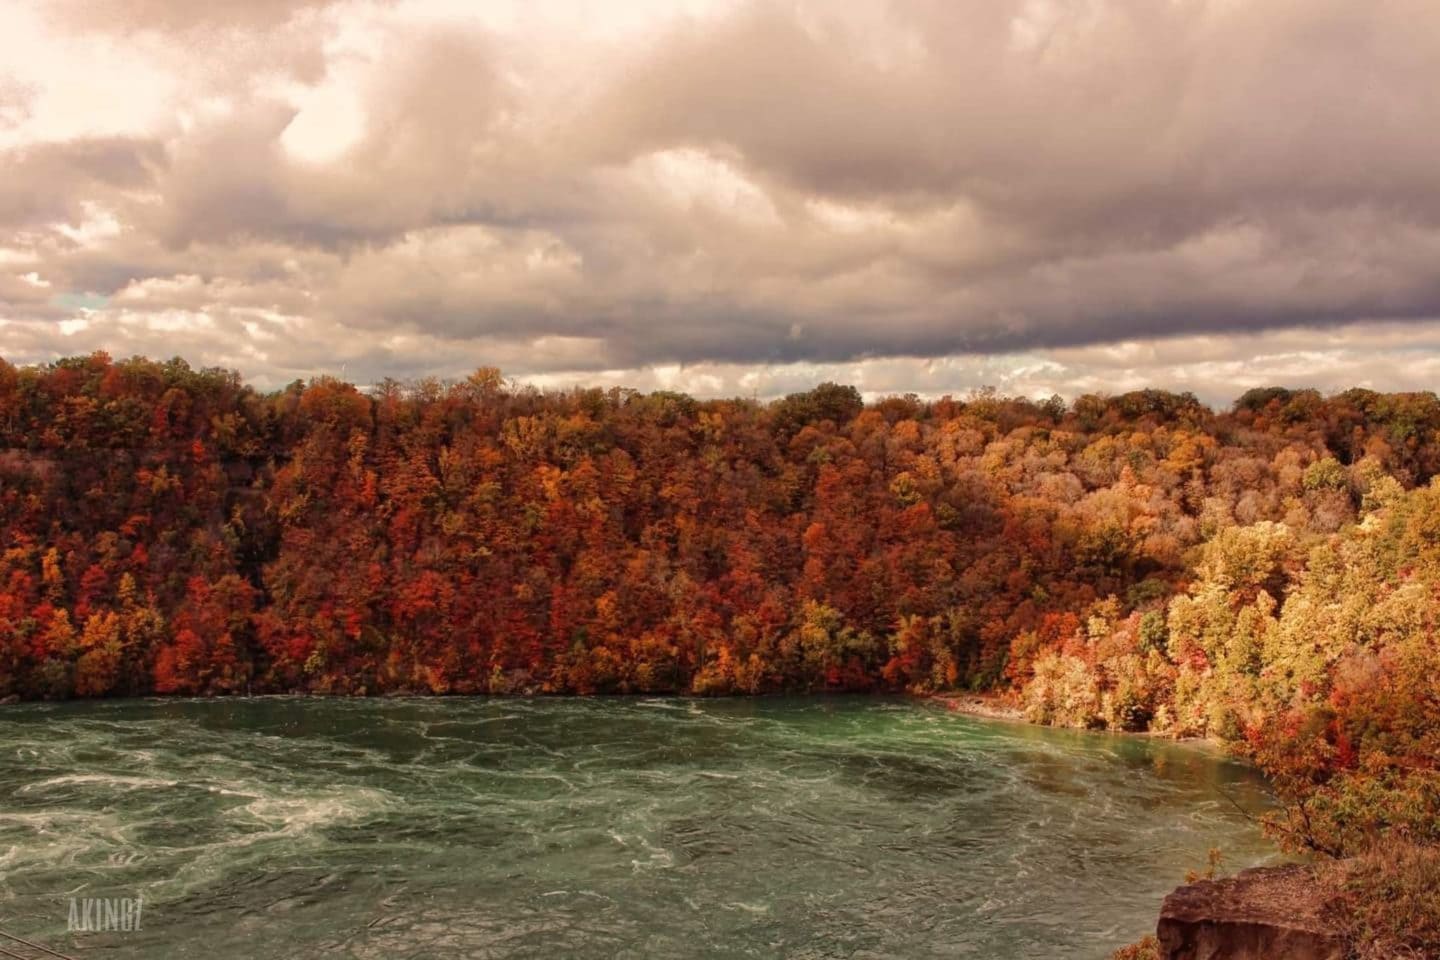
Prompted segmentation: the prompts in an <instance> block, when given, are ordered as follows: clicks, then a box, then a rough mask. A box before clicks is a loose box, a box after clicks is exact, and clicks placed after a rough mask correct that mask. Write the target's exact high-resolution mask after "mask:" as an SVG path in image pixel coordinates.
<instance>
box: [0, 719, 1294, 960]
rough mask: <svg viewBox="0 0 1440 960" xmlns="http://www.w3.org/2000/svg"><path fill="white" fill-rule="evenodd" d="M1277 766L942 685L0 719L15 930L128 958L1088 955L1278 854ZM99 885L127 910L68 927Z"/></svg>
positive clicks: (6, 866)
mask: <svg viewBox="0 0 1440 960" xmlns="http://www.w3.org/2000/svg"><path fill="white" fill-rule="evenodd" d="M1263 787H1264V785H1263V783H1262V782H1261V781H1260V780H1259V779H1258V778H1257V777H1256V776H1255V775H1254V774H1253V773H1252V772H1250V771H1249V770H1247V769H1246V768H1245V767H1243V766H1240V765H1237V764H1235V763H1233V762H1230V761H1227V760H1225V759H1224V758H1222V757H1220V756H1219V755H1217V754H1216V753H1215V752H1214V751H1212V750H1210V749H1208V748H1204V747H1199V746H1191V745H1183V744H1172V743H1165V742H1161V741H1156V740H1150V739H1142V738H1134V737H1121V736H1106V735H1096V734H1082V733H1072V732H1066V731H1057V730H1046V729H1040V728H1035V727H1028V726H1024V725H1020V724H1011V723H1004V722H995V721H986V720H980V719H975V718H971V717H967V716H962V715H959V714H955V713H951V712H948V711H946V710H944V709H943V708H942V707H940V706H938V705H936V704H934V703H928V702H923V701H907V700H890V699H866V698H859V697H856V698H850V697H840V698H795V699H734V700H690V699H558V698H557V699H536V700H507V699H474V700H470V699H424V700H422V699H415V700H323V699H305V698H257V699H243V700H239V699H237V700H130V701H102V702H81V703H66V704H27V705H19V706H11V707H7V708H4V709H0V929H4V930H7V931H10V932H12V933H20V934H21V935H24V936H29V937H39V938H43V939H44V941H45V942H48V943H49V944H50V945H51V946H54V947H56V948H57V949H59V950H62V951H65V952H69V953H74V954H83V955H85V956H103V957H113V958H132V957H133V958H141V957H144V958H157V957H203V958H207V960H232V958H246V960H250V958H265V960H269V958H290V957H295V958H302V957H353V958H367V960H369V958H373V960H382V958H383V960H390V958H400V957H425V958H452V957H453V958H459V957H495V958H515V957H541V958H546V960H562V958H567V957H581V958H585V957H597V958H599V957H606V958H608V957H637V958H638V957H645V958H665V957H675V958H686V960H693V958H697V957H746V956H752V957H780V956H783V957H792V958H832V957H834V958H839V957H855V958H860V957H867V958H868V957H898V958H921V957H976V958H983V960H1012V958H1013V960H1019V958H1036V960H1039V958H1044V960H1055V958H1101V957H1104V956H1106V955H1107V953H1108V951H1109V950H1110V949H1113V948H1114V947H1115V946H1117V945H1119V944H1121V943H1123V942H1126V941H1128V940H1131V939H1134V937H1135V936H1137V935H1139V934H1140V933H1143V932H1145V931H1146V930H1148V929H1151V928H1152V927H1153V925H1154V921H1155V916H1156V912H1157V909H1158V906H1159V902H1160V899H1161V898H1162V897H1163V895H1164V894H1165V893H1166V892H1168V891H1169V890H1170V889H1171V888H1172V887H1174V886H1175V884H1176V883H1178V882H1180V881H1181V880H1182V878H1183V874H1184V872H1185V870H1186V869H1187V868H1189V867H1194V866H1198V865H1201V864H1202V863H1203V862H1204V860H1205V855H1206V851H1207V849H1208V848H1210V847H1212V846H1214V847H1219V848H1221V849H1222V850H1223V851H1224V853H1225V855H1226V867H1228V868H1232V869H1234V868H1239V867H1243V866H1248V865H1251V864H1253V863H1258V862H1261V861H1263V860H1264V859H1266V858H1267V857H1268V856H1269V855H1270V850H1269V847H1268V846H1267V845H1266V844H1265V843H1264V842H1263V841H1262V840H1261V839H1260V837H1259V836H1258V832H1257V830H1256V828H1255V827H1254V825H1253V824H1252V823H1251V822H1250V821H1249V820H1248V819H1247V818H1246V816H1244V815H1242V813H1241V812H1240V809H1238V808H1243V809H1245V810H1247V811H1258V810H1260V809H1262V808H1263V806H1264V803H1265V800H1264V789H1263ZM1237 805H1238V808H1237ZM87 898H90V899H94V900H108V901H111V902H114V901H118V900H122V899H128V900H132V901H133V900H139V901H140V902H141V905H142V907H141V913H140V922H139V926H140V929H139V930H129V931H107V932H99V933H73V932H69V931H68V930H67V926H68V924H69V923H70V921H71V909H72V899H73V900H75V901H77V902H82V903H83V900H85V899H87ZM96 910H97V914H96V915H97V916H99V915H100V914H99V913H98V911H99V910H100V907H98V906H97V907H96ZM77 916H79V917H80V922H81V923H84V922H85V921H84V913H83V911H82V912H81V913H79V914H77ZM112 922H113V921H112Z"/></svg>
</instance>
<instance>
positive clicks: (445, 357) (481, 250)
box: [0, 0, 1440, 402]
mask: <svg viewBox="0 0 1440 960" xmlns="http://www.w3.org/2000/svg"><path fill="white" fill-rule="evenodd" d="M96 349H104V350H107V351H109V352H110V353H111V354H112V355H113V356H115V357H117V358H119V357H125V356H129V355H131V354H135V353H141V354H146V355H149V356H152V357H158V358H165V357H170V356H173V355H177V354H178V355H181V356H184V357H185V358H187V359H188V360H190V361H191V362H192V363H196V364H205V365H212V364H215V365H223V366H227V367H232V368H235V369H237V370H239V371H240V372H241V373H242V374H243V375H244V376H245V377H246V378H247V379H249V380H251V381H252V382H254V383H256V384H257V385H259V386H262V387H270V386H276V385H280V384H283V383H285V382H288V381H290V380H292V379H295V378H297V377H301V378H308V377H310V376H312V375H314V374H317V373H336V374H339V373H343V375H344V376H346V377H347V378H348V379H350V380H354V381H357V382H361V383H364V382H370V381H373V380H375V379H378V378H379V377H381V376H385V375H391V376H397V377H402V378H404V377H412V376H419V375H426V374H436V375H440V376H456V375H463V374H464V373H466V372H468V371H469V370H471V369H473V368H474V367H477V366H481V365H493V366H499V367H500V368H501V369H502V370H503V371H505V372H506V373H507V374H509V375H512V376H515V377H517V378H519V379H522V380H527V381H530V382H535V383H540V384H545V385H562V384H571V383H598V384H606V385H608V384H624V385H631V386H638V387H642V388H653V387H667V388H674V389H685V390H690V391H692V392H695V393H698V394H703V395H713V394H743V395H752V394H756V395H759V396H762V397H763V396H770V395H774V394H777V393H783V392H787V391H789V390H794V389H801V388H804V387H807V386H809V385H812V384H813V383H815V382H817V381H819V380H823V379H837V380H842V381H845V382H850V383H855V384H857V385H858V386H860V387H861V389H862V390H864V391H866V392H867V393H870V394H883V393H887V392H909V391H914V392H918V393H922V394H941V393H946V392H954V393H957V394H959V393H963V392H965V391H966V390H968V389H970V388H972V387H975V386H979V385H983V384H990V385H995V386H997V387H999V388H1001V389H1002V390H1006V391H1012V392H1022V393H1027V394H1037V395H1047V394H1049V393H1051V392H1059V393H1061V394H1064V395H1067V396H1073V395H1075V394H1077V393H1081V392H1086V391H1092V390H1103V391H1120V390H1124V389H1131V388H1134V387H1138V386H1161V387H1167V388H1171V389H1182V390H1193V391H1195V392H1196V393H1198V394H1200V395H1201V396H1202V397H1203V398H1205V399H1207V400H1210V401H1212V402H1228V401H1229V400H1231V399H1233V398H1234V397H1235V396H1236V395H1238V394H1239V393H1240V392H1241V391H1242V390H1244V389H1245V388H1247V387H1250V386H1255V385H1259V384H1270V383H1280V384H1286V385H1293V386H1299V385H1307V386H1318V387H1321V388H1323V389H1327V390H1328V389H1340V388H1344V387H1348V386H1353V385H1364V386H1371V387H1374V388H1376V389H1430V388H1432V387H1434V386H1435V385H1436V383H1437V380H1440V376H1437V375H1440V3H1437V2H1436V0H1074V2H1061V0H915V2H909V0H892V2H871V0H845V2H843V3H841V2H835V0H826V2H820V0H815V2H810V0H786V2H775V3H766V2H760V3H754V2H728V0H696V2H674V0H671V2H658V0H655V2H652V0H640V2H625V0H604V2H602V0H596V2H588V3H587V2H579V0H569V2H545V0H519V2H514V3H507V2H495V3H477V2H472V0H419V2H405V0H397V2H371V0H365V2H349V0H339V2H334V3H329V2H324V0H318V2H303V0H299V2H291V0H205V2H197V0H55V2H32V0H9V2H7V3H3V4H0V355H3V356H5V357H6V358H7V359H9V360H10V361H12V362H35V361H43V360H48V359H52V358H54V357H56V356H62V355H69V354H76V353H88V352H90V351H92V350H96Z"/></svg>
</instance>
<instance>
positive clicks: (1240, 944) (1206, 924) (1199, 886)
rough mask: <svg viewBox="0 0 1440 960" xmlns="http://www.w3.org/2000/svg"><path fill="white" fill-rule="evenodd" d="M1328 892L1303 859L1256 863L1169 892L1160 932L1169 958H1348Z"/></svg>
mask: <svg viewBox="0 0 1440 960" xmlns="http://www.w3.org/2000/svg"><path fill="white" fill-rule="evenodd" d="M1322 901H1323V896H1322V894H1321V892H1320V890H1319V887H1318V885H1317V884H1316V882H1315V877H1314V872H1313V871H1312V870H1311V868H1310V867H1307V866H1304V865H1302V864H1292V865H1290V866H1284V867H1256V868H1254V869H1252V870H1242V871H1241V872H1240V873H1238V874H1236V875H1235V876H1233V877H1230V878H1228V879H1225V880H1201V881H1199V882H1197V883H1190V884H1186V885H1185V886H1183V887H1180V888H1179V889H1177V890H1176V891H1175V892H1173V893H1171V894H1170V896H1168V897H1166V898H1165V904H1164V906H1162V907H1161V908H1160V923H1159V925H1158V926H1157V928H1156V931H1155V933H1156V936H1157V937H1158V938H1159V940H1160V956H1161V957H1163V958H1165V960H1344V956H1345V950H1344V946H1343V944H1342V942H1341V940H1340V937H1339V935H1338V934H1337V933H1336V932H1335V930H1334V929H1333V928H1332V927H1331V926H1330V925H1329V924H1327V923H1326V922H1325V921H1323V920H1322V919H1321V916H1320V909H1321V904H1322Z"/></svg>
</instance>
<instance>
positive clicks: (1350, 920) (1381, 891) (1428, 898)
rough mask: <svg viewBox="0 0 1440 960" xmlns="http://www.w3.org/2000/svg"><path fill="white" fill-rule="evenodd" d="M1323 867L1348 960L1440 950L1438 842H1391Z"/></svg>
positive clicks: (1330, 909) (1411, 958)
mask: <svg viewBox="0 0 1440 960" xmlns="http://www.w3.org/2000/svg"><path fill="white" fill-rule="evenodd" d="M1326 873H1327V875H1328V878H1327V879H1328V882H1327V884H1326V886H1327V887H1328V889H1329V900H1328V902H1327V904H1326V911H1327V913H1328V915H1329V916H1330V918H1331V919H1333V921H1334V922H1335V923H1336V925H1337V926H1338V927H1339V928H1340V930H1341V931H1342V932H1343V934H1344V936H1345V939H1346V941H1347V943H1348V945H1349V957H1350V958H1351V960H1425V958H1430V957H1436V956H1440V848H1437V847H1435V846H1421V845H1418V844H1413V843H1408V842H1404V841H1399V842H1390V843H1386V844H1384V845H1381V846H1378V847H1376V848H1375V849H1373V850H1371V851H1369V852H1367V853H1366V854H1364V855H1363V856H1360V857H1357V858H1355V859H1353V860H1350V861H1347V862H1345V863H1343V864H1337V865H1336V866H1334V867H1332V868H1330V869H1329V870H1328V871H1326Z"/></svg>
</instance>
